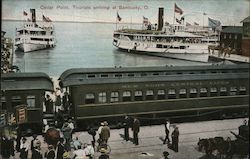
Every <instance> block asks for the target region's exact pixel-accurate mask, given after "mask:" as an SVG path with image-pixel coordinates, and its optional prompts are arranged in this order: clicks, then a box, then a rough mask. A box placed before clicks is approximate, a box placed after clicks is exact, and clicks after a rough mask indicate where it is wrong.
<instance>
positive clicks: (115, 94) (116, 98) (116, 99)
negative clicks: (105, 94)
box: [110, 92, 119, 102]
mask: <svg viewBox="0 0 250 159" xmlns="http://www.w3.org/2000/svg"><path fill="white" fill-rule="evenodd" d="M110 102H119V92H111V95H110Z"/></svg>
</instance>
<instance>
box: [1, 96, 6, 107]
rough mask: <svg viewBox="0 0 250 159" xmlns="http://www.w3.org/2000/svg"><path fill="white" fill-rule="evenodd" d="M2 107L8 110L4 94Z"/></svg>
mask: <svg viewBox="0 0 250 159" xmlns="http://www.w3.org/2000/svg"><path fill="white" fill-rule="evenodd" d="M1 104H2V109H3V110H6V98H5V97H4V96H2V97H1Z"/></svg>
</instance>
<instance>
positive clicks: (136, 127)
mask: <svg viewBox="0 0 250 159" xmlns="http://www.w3.org/2000/svg"><path fill="white" fill-rule="evenodd" d="M132 130H133V136H134V141H133V143H134V144H135V145H139V141H138V133H139V131H140V121H139V120H138V119H136V118H135V119H134V122H133V126H132Z"/></svg>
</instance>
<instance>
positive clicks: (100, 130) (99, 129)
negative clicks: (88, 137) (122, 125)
mask: <svg viewBox="0 0 250 159" xmlns="http://www.w3.org/2000/svg"><path fill="white" fill-rule="evenodd" d="M103 126H104V123H103V122H101V123H100V126H99V128H98V130H97V132H98V134H99V141H100V140H101V132H102V128H103Z"/></svg>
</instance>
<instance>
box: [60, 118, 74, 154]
mask: <svg viewBox="0 0 250 159" xmlns="http://www.w3.org/2000/svg"><path fill="white" fill-rule="evenodd" d="M61 131H62V133H63V136H64V138H65V140H66V143H65V149H66V150H67V151H70V142H71V133H72V129H71V128H70V127H69V123H68V122H65V123H64V125H63V127H62V130H61Z"/></svg>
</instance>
